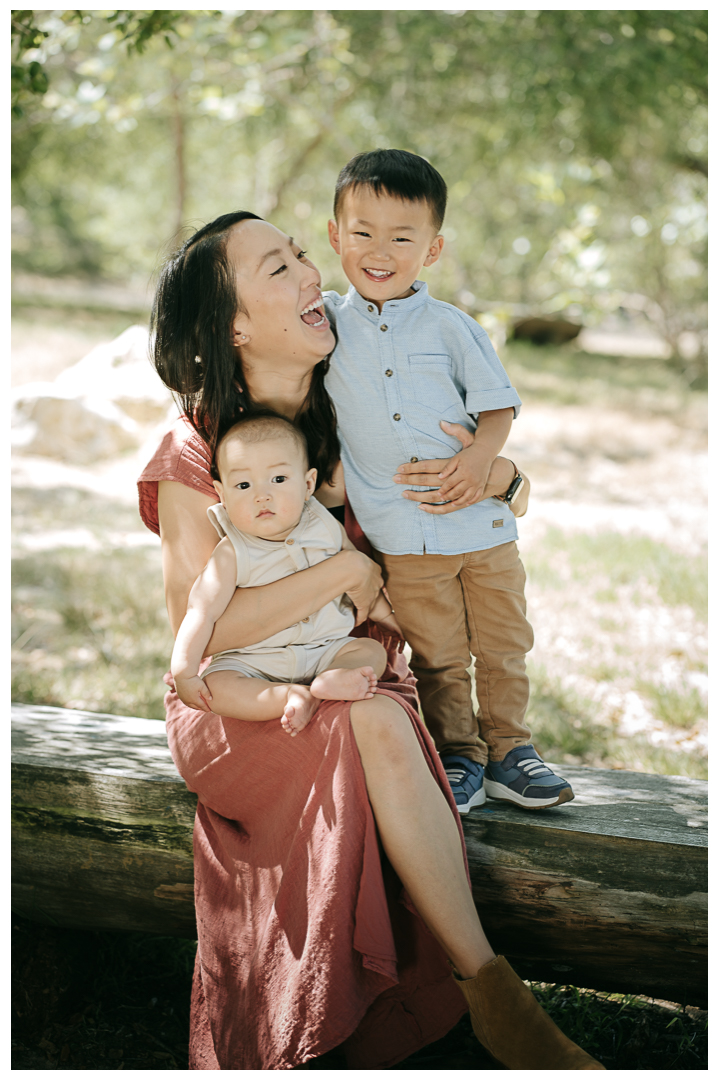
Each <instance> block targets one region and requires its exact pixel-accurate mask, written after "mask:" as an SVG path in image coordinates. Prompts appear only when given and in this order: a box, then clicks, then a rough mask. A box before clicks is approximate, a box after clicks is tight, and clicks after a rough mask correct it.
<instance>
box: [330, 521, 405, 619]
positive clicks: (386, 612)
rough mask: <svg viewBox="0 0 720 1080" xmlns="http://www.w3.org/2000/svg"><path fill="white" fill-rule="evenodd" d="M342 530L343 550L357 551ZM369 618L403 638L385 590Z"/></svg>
mask: <svg viewBox="0 0 720 1080" xmlns="http://www.w3.org/2000/svg"><path fill="white" fill-rule="evenodd" d="M340 528H341V529H342V535H343V542H342V549H341V550H343V551H356V550H357V549H356V547H355V545H354V544H353V542H352V540H350V539H349V537H348V534H347V533H346V532H345V529H344V528H343V527H342V525H341V526H340ZM368 618H369V619H372V621H373V622H376V623H378V624H379V625H380V626H384V627H385V629H386V630H391V631H392V632H393V633H394V634H397V635H398V637H402V636H403V632H402V630H401V629H400V626H399V625H398V621H397V619H396V618H395V613H394V612H393V609H392V607H391V606H390V603H389V601H388V599H387V597H386V595H385V591H384V590H382V591H381V592H379V593H378V597H377V600H376V601H375V603H374V604H373V605H372V607H371V608H370V610H369V611H368Z"/></svg>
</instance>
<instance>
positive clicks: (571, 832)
mask: <svg viewBox="0 0 720 1080" xmlns="http://www.w3.org/2000/svg"><path fill="white" fill-rule="evenodd" d="M12 759H13V764H12V788H13V908H14V910H16V911H18V912H19V913H20V914H23V915H26V916H28V917H30V918H34V919H36V920H38V921H40V922H45V923H56V924H58V925H63V926H74V927H87V928H88V929H125V930H146V931H153V932H156V933H162V934H175V935H180V936H190V937H192V936H194V934H195V920H194V905H193V890H192V881H193V872H192V825H193V819H194V810H195V805H196V802H197V798H196V796H195V795H193V794H191V793H190V792H189V791H188V790H187V789H186V787H185V785H184V783H183V781H182V780H181V779H180V777H179V776H178V775H177V773H176V771H175V767H174V765H173V762H172V759H171V757H170V753H169V750H168V748H167V743H166V741H165V725H164V724H163V723H162V722H161V721H157V720H142V719H136V718H132V717H116V716H109V715H106V714H98V713H83V712H76V711H72V710H68V709H55V708H50V707H38V706H27V705H19V706H13V753H12ZM561 771H562V773H563V775H565V776H566V777H567V778H568V779H569V780H571V782H572V784H573V787H574V789H575V793H576V799H575V801H574V802H573V803H569V804H565V805H564V806H562V807H556V808H554V809H551V810H545V811H539V812H538V811H534V812H528V811H525V810H520V809H518V808H516V807H513V806H509V805H506V804H504V803H499V802H495V801H491V800H489V801H488V802H487V803H486V805H485V806H483V807H478V808H476V809H475V810H473V811H471V812H470V813H469V814H467V815H465V818H464V820H463V826H464V830H465V839H466V842H467V849H468V860H469V863H470V871H471V877H472V883H473V892H474V896H475V901H476V903H477V906H478V909H479V911H480V913H481V916H482V919H483V923H484V925H485V927H486V929H487V931H488V934H489V936H490V939H491V941H492V942H493V945H494V947H495V949H496V950H497V951H498V952H501V953H504V954H505V955H507V956H508V957H509V958H510V959H511V960H512V962H513V964H514V965H515V966H516V967H517V969H518V970H519V971H520V972H521V974H523V976H524V977H526V978H535V979H540V980H542V981H545V982H568V983H572V984H574V985H576V986H585V987H593V988H596V989H605V990H611V991H617V992H629V993H642V994H647V995H651V996H656V997H664V998H667V999H669V1000H672V1001H680V1002H686V1003H688V1004H692V1005H703V1004H705V1002H706V1000H707V975H706V960H707V824H706V822H707V784H705V783H703V782H701V781H696V780H687V779H685V778H683V777H671V776H654V775H647V774H644V773H630V772H620V771H608V770H602V769H589V768H582V767H578V766H573V767H563V769H562V770H561Z"/></svg>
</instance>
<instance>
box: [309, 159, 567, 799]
mask: <svg viewBox="0 0 720 1080" xmlns="http://www.w3.org/2000/svg"><path fill="white" fill-rule="evenodd" d="M446 201H447V188H446V186H445V182H444V181H443V179H442V177H441V176H440V174H439V173H438V172H437V171H436V170H435V169H434V168H433V167H432V166H431V165H430V164H429V163H428V162H426V161H425V160H424V159H423V158H421V157H418V156H417V155H415V154H410V153H408V152H406V151H402V150H375V151H372V152H370V153H365V154H358V155H357V156H356V157H354V158H353V159H352V161H350V162H349V163H348V164H347V165H346V166H345V168H344V169H343V170H342V172H341V173H340V176H339V178H338V181H337V185H336V189H335V205H334V215H335V217H334V220H332V221H330V222H329V237H330V243H331V245H332V247H333V248H334V250H335V251H336V252H337V253H338V254H339V255H340V257H341V260H342V267H343V270H344V272H345V275H346V277H347V278H348V280H349V282H350V289H349V291H348V293H347V294H346V295H345V296H340V295H339V294H338V293H335V292H327V293H325V294H324V298H325V310H326V313H327V314H328V316H329V317H330V318H331V319H333V320H334V322H335V325H336V327H337V332H338V344H337V347H336V349H335V351H334V353H333V355H332V359H331V365H330V371H329V373H328V375H327V378H326V384H327V387H328V390H329V392H330V395H331V397H332V399H333V402H334V405H335V409H336V412H337V417H338V429H339V436H340V443H341V448H342V462H343V467H344V473H345V486H346V491H347V495H348V500H349V502H350V505H351V506H352V508H353V511H354V513H355V515H356V517H357V520H358V522H359V523H360V526H361V527H362V529H363V531H364V532H365V535H366V536H367V537H368V540H369V541H370V543H371V544H372V546H373V549H374V551H375V553H376V558H377V561H378V562H379V563H380V565H381V567H382V568H383V572H384V576H385V581H386V586H387V590H388V594H389V596H390V599H391V602H392V604H393V608H394V611H395V614H396V617H397V620H398V622H399V623H400V626H401V629H402V631H403V634H404V637H405V639H406V640H407V642H408V644H409V645H410V647H411V649H412V663H411V667H412V670H413V672H414V674H415V676H416V677H417V680H418V691H419V694H420V701H421V704H422V708H423V716H424V719H425V723H426V724H427V727H428V729H429V731H430V734H431V735H432V737H433V739H434V741H435V745H436V747H437V749H438V752H439V753H440V756H441V758H442V760H443V764H444V766H445V769H446V772H447V774H448V778H449V780H450V784H451V787H452V789H453V794H454V796H455V801H456V803H457V806H458V810H459V811H460V813H466V812H467V811H468V810H470V809H471V807H473V806H477V805H480V804H481V803H483V802H484V801H485V798H486V793H487V794H489V795H490V796H492V797H493V798H496V799H503V800H505V801H508V802H512V803H515V804H516V805H518V806H523V807H527V808H536V807H546V806H555V805H557V804H558V803H563V802H567V801H569V800H570V799H572V798H573V797H574V796H573V792H572V788H571V787H570V784H568V783H567V781H566V780H564V779H563V778H562V777H559V776H556V775H555V774H554V773H553V772H552V770H551V769H550V768H549V767H548V766H547V765H545V763H544V762H543V761H542V760H541V758H540V757H539V755H538V754H537V753H536V751H535V750H534V748H533V746H532V744H531V742H530V738H531V735H530V730H529V728H528V727H527V726H526V725H525V723H524V717H525V711H526V708H527V701H528V689H529V688H528V679H527V676H526V674H525V654H526V653H527V652H528V650H529V649H530V648H531V647H532V640H533V639H532V629H531V627H530V625H529V623H528V621H527V619H526V618H525V611H526V605H525V596H524V586H525V572H524V570H523V566H522V563H521V562H520V559H519V556H518V552H517V546H516V543H515V541H516V539H517V529H516V525H515V518H514V515H513V513H512V511H511V509H510V507H509V505H508V504H507V502H503V501H502V500H498V499H485V500H484V501H473V500H474V499H475V500H477V498H478V497H479V496H480V495H481V494H482V490H483V489H484V487H485V484H486V481H487V477H488V473H489V470H490V466H491V464H492V462H493V460H494V459H495V457H496V456H497V455H498V453H499V452H500V450H501V449H502V446H503V444H504V443H505V440H506V438H507V435H508V432H509V430H510V426H511V423H512V418H513V415H514V414H515V412H516V411H517V409H518V408H519V406H520V399H519V397H518V395H517V393H516V391H515V390H514V389H513V387H512V386H511V385H510V382H509V380H508V377H507V375H506V373H505V371H504V369H503V367H502V365H501V363H500V361H499V359H498V358H497V356H496V354H495V351H494V349H493V348H492V345H491V344H490V341H489V338H488V336H487V334H486V333H485V331H484V330H483V329H482V328H481V327H480V326H479V325H478V323H477V322H476V321H475V320H474V319H472V318H470V317H469V316H468V315H466V314H465V313H464V312H462V311H460V310H459V309H458V308H455V307H453V306H452V305H451V304H446V303H443V302H441V301H439V300H435V299H433V298H432V297H430V296H429V295H428V291H427V286H426V285H425V284H424V283H423V282H420V281H418V280H416V279H417V275H418V273H419V272H420V268H421V267H423V266H431V265H432V264H433V263H434V262H436V261H437V259H438V258H439V257H440V252H441V251H442V247H443V238H442V236H441V235H440V228H441V226H442V221H443V217H444V213H445V205H446ZM475 418H477V419H475ZM453 423H455V424H461V425H463V427H465V428H466V429H469V430H470V431H471V432H473V433H474V440H473V442H472V445H470V446H468V447H467V448H466V449H460V452H459V453H458V447H462V445H463V444H462V442H461V441H460V440H459V439H457V438H455V437H454V436H453V434H452V433H451V432H452V428H451V427H450V425H451V424H453ZM441 425H443V426H441ZM455 430H457V429H455ZM437 458H450V459H451V460H450V461H449V462H448V463H447V465H446V466H445V467H444V469H443V471H442V473H441V474H440V476H441V479H443V481H444V486H445V482H446V481H447V478H448V477H449V478H450V483H451V484H452V487H451V490H450V493H449V495H448V500H449V501H452V502H453V505H456V506H460V507H461V509H457V510H455V511H453V512H452V513H447V514H436V513H430V512H427V510H426V511H425V512H423V506H422V504H421V503H417V502H415V501H412V500H409V499H407V493H405V492H404V493H403V494H405V495H406V498H405V499H402V498H398V490H397V487H396V483H398V482H403V479H404V478H403V476H402V475H394V474H395V473H396V466H397V462H417V461H423V460H426V459H437ZM405 483H407V480H405ZM514 489H516V485H515V483H513V485H511V489H510V490H509V492H508V495H506V499H508V498H509V497H510V493H511V492H512V491H513V490H514ZM470 654H472V656H473V657H474V659H475V679H476V686H477V696H478V702H479V706H480V709H479V715H478V717H477V718H475V716H474V715H473V708H472V698H471V685H470V678H469V676H468V674H467V668H468V666H469V664H470ZM480 735H481V736H482V738H480ZM488 751H489V760H488Z"/></svg>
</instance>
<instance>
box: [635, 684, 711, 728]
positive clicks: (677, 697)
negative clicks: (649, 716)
mask: <svg viewBox="0 0 720 1080" xmlns="http://www.w3.org/2000/svg"><path fill="white" fill-rule="evenodd" d="M638 691H639V692H640V693H641V694H642V695H643V697H645V698H647V699H648V700H649V701H650V703H651V705H652V710H653V713H654V714H655V716H657V718H658V719H659V720H662V721H663V722H664V723H666V724H673V725H676V726H677V727H682V728H692V727H694V726H695V724H697V723H698V722H699V721H701V720H705V719H706V718H707V702H706V701H704V700H703V697H702V695H701V694H700V692H699V690H698V689H697V687H695V686H681V687H668V686H654V685H653V684H652V683H640V684H639V686H638Z"/></svg>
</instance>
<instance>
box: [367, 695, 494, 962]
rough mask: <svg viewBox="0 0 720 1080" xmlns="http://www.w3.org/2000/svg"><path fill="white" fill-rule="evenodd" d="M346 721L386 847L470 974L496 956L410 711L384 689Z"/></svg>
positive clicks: (420, 907)
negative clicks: (354, 742)
mask: <svg viewBox="0 0 720 1080" xmlns="http://www.w3.org/2000/svg"><path fill="white" fill-rule="evenodd" d="M350 719H351V722H352V726H353V732H354V735H355V741H356V743H357V747H358V750H359V752H360V759H361V761H362V765H363V769H364V771H365V779H366V783H367V789H368V795H369V797H370V803H371V805H372V808H373V813H374V815H375V820H376V821H377V826H378V831H379V833H380V838H381V840H382V844H383V848H384V850H385V852H386V854H387V856H388V858H389V859H390V862H391V863H392V865H393V866H394V867H395V870H396V872H397V874H398V877H399V878H400V880H401V881H402V883H403V885H404V886H405V888H406V889H407V891H408V893H409V895H410V897H411V898H412V902H413V904H414V905H415V907H416V909H417V911H418V914H419V915H420V916H421V918H422V920H423V922H424V923H425V924H426V926H427V927H428V929H429V930H430V932H431V933H432V934H433V935H434V936H435V937H436V938H437V940H438V942H439V943H440V944H441V945H442V947H443V949H444V950H445V952H446V953H447V955H448V956H449V958H450V960H451V961H452V963H453V965H454V966H455V969H456V970H457V971H458V972H459V973H460V975H461V976H462V977H463V978H465V979H469V978H472V977H473V976H474V975H475V974H476V973H477V971H478V968H480V967H482V966H483V964H487V963H489V962H490V961H491V960H493V959H494V957H495V953H494V952H493V950H492V949H491V948H490V945H489V943H488V940H487V938H486V937H485V934H484V932H483V929H482V927H481V925H480V920H479V918H478V914H477V911H476V910H475V904H474V902H473V898H472V894H471V892H470V887H469V885H468V881H467V876H466V874H465V863H464V860H463V852H462V845H461V841H460V836H459V833H458V828H457V825H456V823H455V818H454V816H453V813H452V811H451V810H450V807H449V806H448V804H447V802H446V800H445V797H444V796H443V794H442V792H441V790H440V788H439V787H438V785H437V783H436V782H435V779H434V777H433V776H432V773H431V772H430V770H429V769H428V767H427V763H426V761H425V758H424V756H423V752H422V750H421V748H420V744H419V742H418V739H417V736H416V734H415V732H414V730H413V728H412V724H411V723H410V720H409V718H408V716H407V713H406V712H405V710H404V709H403V708H402V706H401V705H399V704H398V703H397V702H396V701H393V700H392V699H391V698H388V697H387V696H385V695H384V694H383V695H376V696H375V697H374V698H372V699H371V700H369V701H357V702H355V704H354V705H352V706H351V709H350Z"/></svg>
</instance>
